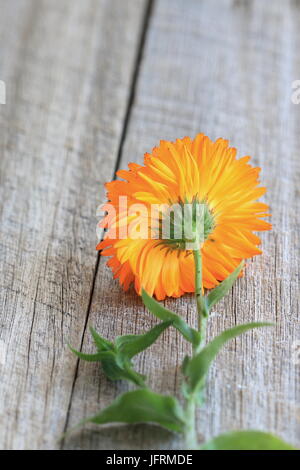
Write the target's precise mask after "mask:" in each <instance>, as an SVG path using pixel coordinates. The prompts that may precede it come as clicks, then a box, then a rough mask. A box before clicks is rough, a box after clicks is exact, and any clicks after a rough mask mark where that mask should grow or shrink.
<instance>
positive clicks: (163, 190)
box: [97, 134, 271, 300]
mask: <svg viewBox="0 0 300 470" xmlns="http://www.w3.org/2000/svg"><path fill="white" fill-rule="evenodd" d="M249 160H250V157H248V156H247V157H243V158H240V159H237V158H236V149H234V148H231V147H229V146H228V141H226V140H224V139H218V140H216V142H212V141H211V140H210V139H209V138H208V137H206V136H205V135H203V134H198V135H197V136H196V138H195V139H194V140H192V139H190V138H189V137H185V138H183V139H177V140H176V141H175V142H168V141H161V142H160V145H159V146H158V147H155V148H154V149H153V151H152V153H151V154H145V159H144V165H143V166H142V165H138V164H136V163H130V164H129V170H120V171H118V172H117V175H118V176H119V177H120V178H122V179H123V180H124V181H120V180H115V181H112V182H110V183H107V184H106V188H107V191H108V194H107V197H108V201H109V203H108V204H105V205H104V206H103V210H105V211H107V214H106V216H105V217H104V219H103V220H102V222H101V226H102V227H104V228H106V229H107V231H106V234H105V238H104V240H103V241H102V242H101V243H99V245H98V246H97V249H99V250H102V255H104V256H110V259H109V261H108V263H107V264H108V266H110V268H111V269H112V271H113V273H114V277H115V278H118V279H119V281H120V284H121V285H123V287H124V289H125V290H126V289H128V287H129V286H130V284H131V283H134V285H135V289H136V291H137V292H138V293H139V294H140V293H141V289H142V288H144V289H145V290H146V291H147V292H148V293H149V294H150V295H153V294H155V296H156V297H157V299H159V300H161V299H164V298H165V297H166V296H172V297H179V296H181V295H182V294H184V293H185V292H194V290H195V281H194V277H195V268H194V261H193V256H192V250H193V249H196V248H195V244H196V247H201V251H202V259H203V287H205V288H208V289H210V288H213V287H214V286H216V285H217V284H218V283H219V281H222V280H224V279H225V278H226V277H227V276H228V275H229V274H230V273H231V272H232V271H233V270H234V269H235V268H236V267H237V266H238V265H239V263H240V262H241V261H242V260H243V259H246V258H250V257H252V256H254V255H258V254H261V251H260V250H259V248H258V245H260V243H261V242H260V239H259V237H258V236H257V235H255V234H254V233H253V231H262V230H270V228H271V225H270V224H269V223H267V222H266V221H264V220H262V218H263V217H265V216H268V215H269V214H268V213H267V211H268V206H267V205H266V204H263V203H261V202H257V200H258V198H260V196H262V195H263V194H264V193H265V191H266V188H264V187H260V186H259V179H258V175H259V171H260V168H255V167H253V166H251V165H250V164H249Z"/></svg>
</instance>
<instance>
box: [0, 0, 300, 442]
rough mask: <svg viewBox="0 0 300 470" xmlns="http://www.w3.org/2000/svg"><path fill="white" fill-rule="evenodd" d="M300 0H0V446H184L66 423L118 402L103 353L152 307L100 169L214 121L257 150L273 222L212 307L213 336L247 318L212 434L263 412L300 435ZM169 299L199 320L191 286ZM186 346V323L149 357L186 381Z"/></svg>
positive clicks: (210, 415)
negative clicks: (113, 222)
mask: <svg viewBox="0 0 300 470" xmlns="http://www.w3.org/2000/svg"><path fill="white" fill-rule="evenodd" d="M299 25H300V4H299V2H298V1H296V0H290V1H288V0H286V1H282V0H273V1H272V2H271V1H264V2H262V1H261V0H252V1H251V0H249V1H246V0H153V1H151V0H150V1H147V0H85V1H81V0H74V1H70V0H36V1H34V0H13V1H12V0H1V15H0V44H1V48H0V80H3V81H4V82H5V83H6V93H7V96H6V104H1V105H0V125H1V139H0V156H1V162H0V163H1V167H0V168H1V174H0V182H1V184H0V191H1V216H0V217H1V219H0V236H1V241H0V247H1V248H0V266H1V268H0V269H1V281H0V284H1V285H0V305H1V320H0V321H1V329H0V350H1V355H0V358H1V364H0V374H1V375H0V382H1V383H0V397H1V401H0V421H1V422H0V425H1V431H0V446H1V448H2V449H57V448H64V449H133V448H135V449H136V448H145V449H170V448H176V446H178V438H177V437H176V436H174V435H172V434H169V433H167V432H166V431H161V430H160V429H159V428H157V427H155V426H143V425H137V426H132V427H127V426H113V427H103V428H100V427H96V426H94V427H93V426H86V427H85V428H84V429H82V430H79V431H78V432H76V433H75V434H73V435H72V436H71V437H70V438H69V439H66V440H65V441H59V436H60V435H61V433H62V432H63V431H64V430H67V429H69V428H70V427H71V426H73V425H75V424H76V423H78V421H80V420H81V419H82V418H84V417H87V416H89V415H92V414H94V413H96V412H97V411H98V410H100V409H101V408H103V407H105V406H106V405H108V404H109V403H110V402H111V400H112V399H113V398H114V397H115V396H117V394H119V393H120V392H121V391H124V390H126V389H127V385H126V384H124V383H120V384H112V383H110V382H108V381H107V380H106V379H105V377H104V376H103V373H102V372H101V370H100V368H99V366H98V364H94V363H84V362H82V361H78V360H77V358H76V357H75V356H74V355H73V354H72V353H71V352H70V351H69V350H68V348H67V343H68V342H70V343H71V344H72V345H73V346H74V347H75V348H78V349H81V350H83V351H87V352H92V351H94V346H93V344H92V341H91V337H90V334H89V331H88V326H89V325H93V326H94V327H95V328H96V329H97V330H98V331H99V332H101V333H102V334H103V335H106V336H107V337H109V338H113V337H114V336H116V335H118V334H122V333H125V332H127V333H135V332H141V331H143V330H144V329H145V328H146V327H149V326H151V325H154V324H155V323H156V320H155V319H154V318H152V317H151V315H150V314H149V313H148V312H147V311H145V309H144V307H143V305H142V303H141V300H140V298H138V296H137V295H136V294H135V293H134V292H133V291H130V292H129V293H127V294H124V293H123V292H122V291H121V290H120V288H119V286H118V284H117V282H115V281H114V280H113V279H112V275H111V272H110V271H109V269H108V268H107V267H106V265H105V261H106V260H104V259H99V258H98V257H97V252H96V251H95V244H96V235H95V227H96V223H97V216H96V208H97V206H98V204H100V202H101V201H102V200H103V198H104V192H103V183H104V182H106V181H109V180H111V179H112V178H113V177H114V174H115V170H116V169H117V168H119V167H122V168H124V167H126V165H127V163H128V162H129V161H135V162H140V163H141V162H142V159H143V154H144V152H146V151H149V150H151V148H152V147H153V146H154V145H156V144H157V143H158V142H159V140H160V139H162V138H164V139H174V138H176V137H183V136H185V135H189V136H191V137H193V136H195V134H196V133H198V132H204V133H206V134H207V135H209V136H210V137H211V138H213V139H215V138H217V137H220V136H222V137H225V138H229V139H230V141H231V144H232V145H233V146H235V147H237V148H238V150H239V155H240V156H243V155H247V154H249V155H252V156H253V161H254V163H255V164H257V165H260V166H261V167H262V179H263V181H264V183H265V184H266V185H267V186H268V192H267V195H266V196H265V198H264V200H265V201H266V202H267V203H268V204H270V205H271V210H272V214H273V217H272V222H273V224H274V228H273V231H272V232H270V233H266V234H264V235H263V237H262V239H263V249H264V253H263V256H260V257H257V258H256V259H254V260H253V261H250V263H249V265H248V268H247V271H246V277H245V278H244V279H242V280H239V281H238V282H237V283H236V285H235V287H234V289H233V291H232V293H231V294H230V295H228V297H227V298H226V299H225V300H224V301H223V302H222V303H221V304H220V305H219V306H218V307H217V309H216V310H215V311H214V312H213V318H212V319H211V321H210V325H209V337H210V338H211V337H213V336H214V335H216V334H217V333H218V332H220V331H221V330H223V329H224V328H226V327H230V326H233V325H235V324H237V323H243V322H247V321H251V320H256V321H257V320H267V321H275V322H276V327H275V328H273V329H265V330H264V331H262V330H261V331H255V332H250V333H247V334H246V335H244V336H243V337H241V338H239V339H237V340H236V341H232V342H231V343H229V344H228V346H227V347H226V348H225V349H224V351H223V352H222V353H221V354H220V355H219V357H218V359H217V361H216V362H215V364H214V367H213V369H212V371H211V373H210V376H209V385H208V390H207V406H206V408H204V409H203V410H201V411H200V412H199V416H198V418H199V420H198V427H199V435H200V436H201V435H202V436H204V435H205V437H206V438H208V437H210V436H214V435H216V434H217V433H219V432H224V431H227V430H232V429H237V428H242V429H248V428H256V429H261V430H268V431H272V432H274V433H277V434H278V435H280V436H281V437H283V438H284V439H286V440H288V441H290V442H292V443H293V444H294V445H297V446H300V429H299V428H300V423H299V422H300V387H299V367H300V366H299V362H300V360H299V354H298V353H297V350H296V349H297V347H298V348H299V341H300V329H299V303H300V302H299V278H300V268H299V265H300V263H299V249H300V241H299V238H300V237H299V233H300V232H299V230H300V223H299V220H300V189H299V186H300V156H299V152H300V104H299V105H297V104H293V102H292V100H291V96H292V92H293V90H292V83H293V81H294V80H297V79H300V54H299V50H300V28H299ZM166 304H167V305H168V306H169V307H171V308H174V309H176V310H177V311H178V312H180V313H181V314H182V315H183V316H184V317H186V318H187V319H188V321H189V322H191V323H193V322H195V308H194V303H193V299H192V297H191V296H184V297H183V298H181V299H180V300H179V301H175V302H174V301H173V300H168V301H167V302H166ZM187 351H188V346H187V344H186V342H184V341H183V340H181V338H179V336H178V335H177V334H176V332H175V331H174V330H173V329H169V330H167V331H166V332H165V334H164V335H163V336H162V337H161V338H160V340H159V342H158V343H157V345H156V346H154V347H152V348H151V350H150V351H149V352H147V353H146V354H141V355H140V356H139V357H138V360H137V367H138V369H139V370H141V371H144V372H146V373H149V374H150V384H151V386H153V387H154V388H155V389H156V390H157V391H161V392H172V393H173V392H174V391H176V393H178V390H179V387H180V372H179V367H178V366H179V364H180V362H181V360H182V358H183V356H184V354H185V353H186V352H187Z"/></svg>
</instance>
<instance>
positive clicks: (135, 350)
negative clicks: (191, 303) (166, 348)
mask: <svg viewBox="0 0 300 470" xmlns="http://www.w3.org/2000/svg"><path fill="white" fill-rule="evenodd" d="M172 323H173V322H172V321H165V322H162V323H160V324H159V325H156V326H155V327H154V328H152V329H151V330H150V331H147V333H144V334H142V335H125V336H118V337H117V338H116V341H115V344H116V348H117V351H118V354H119V355H121V357H125V358H128V359H131V358H132V357H133V356H136V354H139V353H140V352H142V351H144V349H147V348H148V347H149V346H151V344H153V343H154V342H155V341H156V340H157V338H158V337H159V336H160V335H161V333H162V332H163V331H164V330H165V329H166V328H168V327H169V326H170V325H171V324H172Z"/></svg>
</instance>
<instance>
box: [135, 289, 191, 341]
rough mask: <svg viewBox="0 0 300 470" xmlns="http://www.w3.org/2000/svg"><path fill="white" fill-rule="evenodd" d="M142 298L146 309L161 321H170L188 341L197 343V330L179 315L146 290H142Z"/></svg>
mask: <svg viewBox="0 0 300 470" xmlns="http://www.w3.org/2000/svg"><path fill="white" fill-rule="evenodd" d="M142 299H143V302H144V304H145V306H146V307H147V308H148V310H149V311H150V312H151V313H153V315H155V316H156V317H157V318H160V319H161V320H163V321H172V322H173V326H174V327H175V328H176V329H177V330H178V331H180V333H181V334H182V335H183V336H184V337H185V339H187V340H188V341H190V342H191V343H192V344H199V341H200V334H199V332H198V331H196V330H194V328H191V327H190V326H189V325H188V324H187V323H186V322H185V321H184V320H183V318H181V317H180V316H178V315H176V314H175V313H174V312H171V310H168V309H167V308H165V307H164V306H163V305H162V304H160V303H159V302H157V301H156V300H155V299H154V298H153V297H150V295H148V294H147V292H146V291H145V290H144V289H143V290H142Z"/></svg>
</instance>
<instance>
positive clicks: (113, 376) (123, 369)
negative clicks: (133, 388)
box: [69, 345, 145, 387]
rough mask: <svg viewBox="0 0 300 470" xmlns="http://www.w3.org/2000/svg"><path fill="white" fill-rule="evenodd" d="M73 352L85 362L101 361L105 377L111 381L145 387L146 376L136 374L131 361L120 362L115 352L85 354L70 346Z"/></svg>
mask: <svg viewBox="0 0 300 470" xmlns="http://www.w3.org/2000/svg"><path fill="white" fill-rule="evenodd" d="M69 348H70V349H71V351H72V352H73V353H74V354H76V356H78V357H79V358H80V359H83V360H84V361H89V362H94V361H96V362H97V361H100V362H101V364H102V368H103V371H104V373H105V375H106V376H107V377H108V378H109V379H110V380H123V379H124V380H129V381H130V382H133V383H134V384H135V385H138V386H139V387H145V382H144V381H145V376H144V375H141V374H139V373H138V372H136V371H135V370H134V369H133V368H132V367H131V363H130V361H128V360H127V361H123V362H121V361H120V358H119V357H118V355H117V353H116V352H115V351H99V352H98V353H96V354H85V353H82V352H80V351H77V350H76V349H74V348H72V347H71V346H70V345H69Z"/></svg>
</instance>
